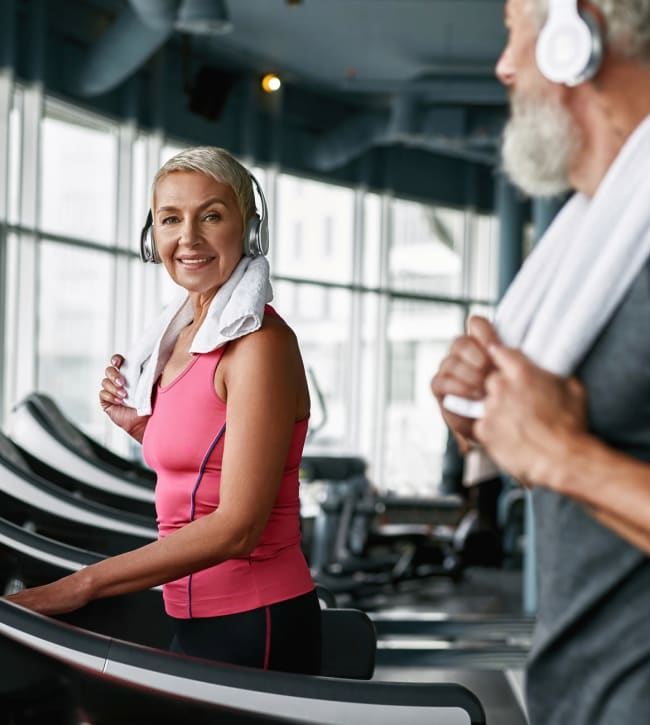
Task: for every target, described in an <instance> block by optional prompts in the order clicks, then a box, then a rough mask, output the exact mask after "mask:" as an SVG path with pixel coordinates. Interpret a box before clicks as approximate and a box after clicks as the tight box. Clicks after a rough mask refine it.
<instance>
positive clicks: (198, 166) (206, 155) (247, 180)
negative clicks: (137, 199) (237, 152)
mask: <svg viewBox="0 0 650 725" xmlns="http://www.w3.org/2000/svg"><path fill="white" fill-rule="evenodd" d="M177 171H195V172H196V173H198V174H205V175H206V176H209V177H211V178H212V179H214V180H215V181H217V182H219V183H220V184H228V186H230V188H231V189H232V190H233V192H234V194H235V198H236V199H237V203H238V205H239V210H240V212H241V215H242V219H243V220H244V226H246V224H248V222H249V221H250V220H251V219H252V218H253V217H254V216H255V214H256V208H255V196H254V193H253V182H252V180H251V175H250V172H249V171H248V170H247V169H246V167H244V166H242V164H240V163H239V161H237V159H236V158H235V157H234V156H233V155H232V154H230V153H229V152H228V151H226V149H222V148H219V147H218V146H191V147H190V148H187V149H184V150H183V151H180V152H179V153H177V154H176V155H175V156H172V158H171V159H169V161H167V162H165V163H164V164H163V165H162V166H161V167H160V169H158V172H157V173H156V175H155V176H154V179H153V182H152V184H151V198H152V199H153V197H154V194H155V193H156V187H157V186H158V182H159V181H160V180H161V179H162V178H163V177H165V176H167V175H169V174H173V173H175V172H177Z"/></svg>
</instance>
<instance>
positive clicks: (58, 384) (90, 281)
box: [37, 241, 114, 438]
mask: <svg viewBox="0 0 650 725" xmlns="http://www.w3.org/2000/svg"><path fill="white" fill-rule="evenodd" d="M113 264H114V258H113V257H112V255H110V254H107V253H105V252H98V251H96V250H94V249H80V248H76V247H72V246H69V245H66V244H60V243H57V242H50V241H43V242H42V243H41V247H40V258H39V277H38V287H37V296H38V344H37V355H38V377H37V387H38V389H39V390H42V391H44V392H46V393H49V394H50V395H51V397H52V398H53V399H54V400H55V401H56V402H57V403H58V404H59V405H60V406H61V408H62V409H63V410H64V411H65V412H66V414H68V415H69V416H70V417H71V418H72V419H73V420H74V421H75V422H76V423H77V424H78V425H81V426H83V427H84V428H85V429H86V430H88V431H89V432H90V433H91V434H94V435H95V436H96V437H99V438H101V437H102V433H103V426H104V417H105V416H104V415H103V414H102V412H101V410H100V407H99V404H98V398H97V391H98V390H99V385H100V381H101V379H102V377H103V370H104V368H105V367H106V363H107V360H108V357H109V355H110V353H111V352H112V350H111V349H110V343H111V340H112V324H113V320H112V314H111V308H112V305H111V299H112V284H111V281H112V269H113Z"/></svg>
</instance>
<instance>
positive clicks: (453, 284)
mask: <svg viewBox="0 0 650 725" xmlns="http://www.w3.org/2000/svg"><path fill="white" fill-rule="evenodd" d="M463 216H464V215H463V212H460V211H456V210H454V209H444V208H440V207H432V206H427V205H424V204H419V203H417V202H411V201H403V200H401V199H396V200H395V201H394V202H393V209H392V225H391V249H390V257H389V275H390V285H391V287H392V288H393V289H399V290H403V291H409V292H418V293H423V294H438V295H445V296H452V297H456V296H459V295H461V294H462V248H463V233H464V231H463V230H464V219H463Z"/></svg>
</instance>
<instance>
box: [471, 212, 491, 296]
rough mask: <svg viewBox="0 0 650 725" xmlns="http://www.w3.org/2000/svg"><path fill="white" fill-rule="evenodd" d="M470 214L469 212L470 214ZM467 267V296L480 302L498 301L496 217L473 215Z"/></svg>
mask: <svg viewBox="0 0 650 725" xmlns="http://www.w3.org/2000/svg"><path fill="white" fill-rule="evenodd" d="M468 214H469V212H468ZM470 228H471V230H472V232H471V235H470V236H471V238H470V240H469V250H468V251H469V254H468V259H467V262H466V264H467V266H468V268H469V275H468V277H469V289H468V290H467V296H468V297H471V298H473V299H479V300H496V298H497V294H498V271H499V270H498V266H499V240H498V223H497V220H496V217H494V216H493V215H488V214H472V219H471V224H470Z"/></svg>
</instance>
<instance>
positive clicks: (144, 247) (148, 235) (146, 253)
mask: <svg viewBox="0 0 650 725" xmlns="http://www.w3.org/2000/svg"><path fill="white" fill-rule="evenodd" d="M140 259H142V261H143V262H153V263H154V264H159V263H160V257H159V256H158V250H157V249H156V240H155V239H154V236H153V215H152V214H151V210H149V213H148V214H147V220H146V221H145V223H144V226H143V227H142V231H141V232H140Z"/></svg>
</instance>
